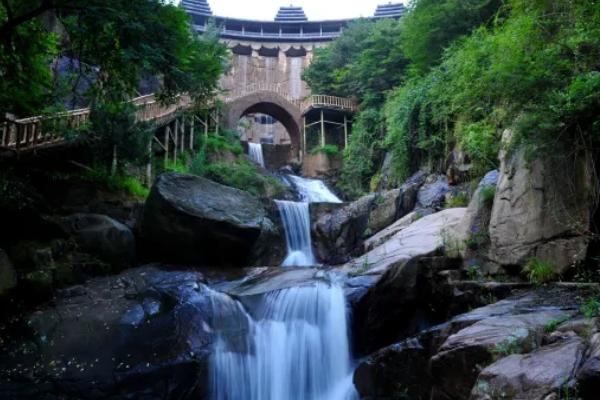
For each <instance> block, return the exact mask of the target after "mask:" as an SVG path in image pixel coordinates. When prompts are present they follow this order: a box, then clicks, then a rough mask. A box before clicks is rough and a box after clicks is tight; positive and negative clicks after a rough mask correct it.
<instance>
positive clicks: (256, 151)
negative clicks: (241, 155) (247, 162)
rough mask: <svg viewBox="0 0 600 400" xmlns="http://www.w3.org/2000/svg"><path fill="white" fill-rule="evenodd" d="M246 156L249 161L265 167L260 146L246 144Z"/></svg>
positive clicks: (257, 144)
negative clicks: (248, 157)
mask: <svg viewBox="0 0 600 400" xmlns="http://www.w3.org/2000/svg"><path fill="white" fill-rule="evenodd" d="M248 155H249V156H250V159H251V160H252V161H254V162H255V163H257V164H258V165H260V166H261V167H263V168H264V167H265V159H264V157H263V151H262V144H260V143H252V142H248Z"/></svg>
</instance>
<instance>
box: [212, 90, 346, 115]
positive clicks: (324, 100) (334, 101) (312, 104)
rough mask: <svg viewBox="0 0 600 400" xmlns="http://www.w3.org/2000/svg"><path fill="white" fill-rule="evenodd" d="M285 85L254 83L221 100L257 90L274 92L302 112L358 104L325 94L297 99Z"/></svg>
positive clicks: (232, 99)
mask: <svg viewBox="0 0 600 400" xmlns="http://www.w3.org/2000/svg"><path fill="white" fill-rule="evenodd" d="M284 86H285V85H282V84H278V83H256V84H251V85H248V86H246V87H245V88H238V89H235V90H233V91H230V92H229V93H227V94H226V95H225V96H223V99H222V100H223V102H225V103H230V102H233V101H235V100H237V99H239V98H242V97H245V96H248V95H251V94H254V93H259V92H271V93H276V94H278V95H279V96H281V97H283V98H285V99H286V100H287V101H288V102H290V103H292V104H293V105H295V106H296V107H299V108H300V109H301V110H302V113H303V114H304V113H306V112H307V111H310V110H311V109H313V108H331V109H337V110H342V111H349V112H356V111H357V110H358V106H357V104H356V101H354V100H353V99H349V98H345V97H336V96H325V95H312V96H308V97H306V98H304V99H298V98H294V97H292V96H291V95H290V94H289V93H288V92H287V91H286V90H285V89H284Z"/></svg>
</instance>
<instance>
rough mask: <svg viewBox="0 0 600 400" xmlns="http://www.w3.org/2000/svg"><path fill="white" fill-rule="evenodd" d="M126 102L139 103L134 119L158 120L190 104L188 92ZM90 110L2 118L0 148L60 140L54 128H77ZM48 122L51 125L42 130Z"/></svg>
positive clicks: (46, 143)
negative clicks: (168, 100)
mask: <svg viewBox="0 0 600 400" xmlns="http://www.w3.org/2000/svg"><path fill="white" fill-rule="evenodd" d="M129 102H130V103H131V104H134V105H136V106H137V107H138V109H137V110H136V112H135V118H136V122H147V121H161V120H163V119H165V118H169V117H170V116H171V115H173V114H175V113H177V112H179V111H180V110H182V109H186V108H188V107H189V106H190V105H191V99H190V98H189V97H188V96H179V97H178V99H177V102H176V103H174V104H169V105H163V104H161V103H159V102H158V101H157V100H156V96H155V95H154V94H149V95H145V96H140V97H136V98H134V99H132V100H130V101H129ZM90 114H91V109H90V108H81V109H78V110H71V111H65V112H60V113H56V114H53V115H50V116H43V115H39V116H34V117H27V118H20V119H16V120H7V121H3V122H2V123H0V148H8V149H15V150H31V149H35V148H37V147H41V146H46V145H50V144H57V143H61V142H63V141H65V140H66V139H65V138H64V136H63V135H60V134H59V131H60V130H59V129H57V128H58V127H67V128H70V129H77V128H80V127H81V126H83V125H84V124H85V123H86V122H87V121H88V120H89V118H90ZM48 124H49V125H50V126H51V127H52V129H50V130H45V129H44V128H45V127H47V126H48Z"/></svg>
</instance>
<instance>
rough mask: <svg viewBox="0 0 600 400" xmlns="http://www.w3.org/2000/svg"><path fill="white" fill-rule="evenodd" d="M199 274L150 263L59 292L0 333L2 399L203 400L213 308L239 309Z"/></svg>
mask: <svg viewBox="0 0 600 400" xmlns="http://www.w3.org/2000/svg"><path fill="white" fill-rule="evenodd" d="M203 281H204V280H203V277H202V275H201V274H200V273H197V272H167V271H162V270H161V269H159V268H157V267H152V266H148V267H143V268H139V269H134V270H130V271H127V272H125V273H123V274H121V275H119V276H114V277H109V278H100V279H94V280H92V281H90V282H88V283H86V284H85V285H82V286H75V287H72V288H69V289H66V290H63V291H62V292H60V293H59V294H58V295H57V298H56V301H55V302H54V303H53V304H52V305H50V306H49V307H48V308H45V309H42V310H40V311H37V312H35V313H33V314H31V315H29V316H26V317H24V319H23V321H22V322H21V323H20V325H19V327H18V329H14V330H11V329H2V330H0V335H1V340H0V343H3V348H4V350H3V351H2V354H0V366H1V367H0V398H2V399H7V400H12V399H21V400H23V399H32V400H33V399H53V400H57V399H111V400H112V399H114V400H116V399H148V400H150V399H157V400H158V399H182V400H183V399H194V400H198V399H207V398H208V387H209V380H208V377H209V373H208V357H209V356H210V353H211V350H212V343H213V341H214V331H215V328H216V323H217V322H215V321H216V320H215V319H213V315H214V312H215V311H214V310H218V312H219V318H218V321H225V320H227V317H228V313H234V312H236V311H235V310H239V307H237V306H231V304H233V303H232V300H230V299H228V298H227V297H226V296H223V295H221V294H219V293H216V292H214V291H212V290H210V289H208V288H207V287H206V286H205V285H204V284H203ZM233 319H237V320H238V321H244V318H240V316H239V315H232V320H233ZM218 328H219V329H226V328H227V327H226V326H223V325H219V326H218ZM232 329H235V330H236V332H239V331H240V330H243V329H244V327H243V326H242V325H238V326H235V327H232Z"/></svg>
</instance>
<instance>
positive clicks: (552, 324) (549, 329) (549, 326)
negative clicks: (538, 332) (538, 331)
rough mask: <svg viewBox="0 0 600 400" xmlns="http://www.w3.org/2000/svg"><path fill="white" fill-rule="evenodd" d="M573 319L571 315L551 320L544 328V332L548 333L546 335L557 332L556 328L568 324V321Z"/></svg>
mask: <svg viewBox="0 0 600 400" xmlns="http://www.w3.org/2000/svg"><path fill="white" fill-rule="evenodd" d="M570 319H571V317H570V316H569V315H563V316H562V317H558V318H556V319H553V320H551V321H550V322H548V323H547V324H546V326H545V327H544V331H546V333H552V332H554V331H555V330H556V328H557V327H558V326H559V325H560V324H562V323H564V322H567V321H568V320H570Z"/></svg>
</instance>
